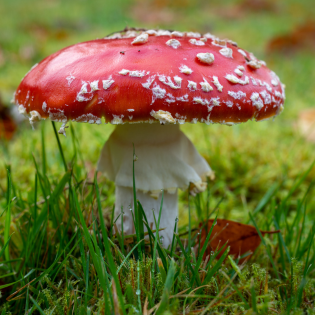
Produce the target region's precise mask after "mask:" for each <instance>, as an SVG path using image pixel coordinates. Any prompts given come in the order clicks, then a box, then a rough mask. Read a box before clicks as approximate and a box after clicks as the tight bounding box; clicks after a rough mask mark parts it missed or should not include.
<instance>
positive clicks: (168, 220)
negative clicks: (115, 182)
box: [115, 186, 178, 248]
mask: <svg viewBox="0 0 315 315" xmlns="http://www.w3.org/2000/svg"><path fill="white" fill-rule="evenodd" d="M161 198H162V196H161V194H160V195H159V198H157V199H154V198H152V197H150V195H149V194H148V193H144V192H142V191H137V199H138V200H139V201H140V203H141V205H142V207H143V210H144V212H145V215H146V217H147V219H148V223H149V225H151V224H152V223H153V227H152V229H153V230H155V228H156V226H155V223H154V218H153V210H152V209H154V215H155V217H156V220H158V217H159V209H160V205H161ZM177 200H178V198H177V190H176V193H173V194H170V193H168V192H165V193H164V198H163V207H162V213H161V220H160V229H161V228H165V230H163V231H160V232H159V235H160V239H161V242H162V243H163V244H162V245H163V246H164V247H165V248H167V247H168V246H169V245H170V244H171V243H172V239H173V232H174V225H175V220H176V217H177V215H178V201H177ZM130 209H132V212H133V213H134V202H133V188H130V187H122V186H116V204H115V219H116V218H117V217H118V216H119V215H120V214H121V211H123V229H124V234H135V227H134V224H133V219H132V213H131V210H130ZM116 224H117V227H118V229H119V231H121V218H119V219H118V220H117V222H116ZM146 230H147V229H146V228H145V231H146Z"/></svg>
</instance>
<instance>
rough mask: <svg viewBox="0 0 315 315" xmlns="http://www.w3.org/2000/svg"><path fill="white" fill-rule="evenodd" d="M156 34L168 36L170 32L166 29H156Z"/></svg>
mask: <svg viewBox="0 0 315 315" xmlns="http://www.w3.org/2000/svg"><path fill="white" fill-rule="evenodd" d="M157 35H158V36H170V35H171V32H170V31H166V30H158V31H157Z"/></svg>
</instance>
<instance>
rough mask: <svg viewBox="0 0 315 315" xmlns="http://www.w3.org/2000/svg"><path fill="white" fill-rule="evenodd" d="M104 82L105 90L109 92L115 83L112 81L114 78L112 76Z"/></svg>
mask: <svg viewBox="0 0 315 315" xmlns="http://www.w3.org/2000/svg"><path fill="white" fill-rule="evenodd" d="M102 82H103V89H104V90H108V89H109V88H110V87H111V85H112V84H113V83H114V82H115V81H114V80H113V79H112V76H111V75H110V76H109V78H108V79H107V80H103V81H102Z"/></svg>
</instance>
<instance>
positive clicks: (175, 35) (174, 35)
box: [171, 31, 184, 37]
mask: <svg viewBox="0 0 315 315" xmlns="http://www.w3.org/2000/svg"><path fill="white" fill-rule="evenodd" d="M171 36H172V37H183V36H184V33H182V32H178V31H174V32H172V33H171Z"/></svg>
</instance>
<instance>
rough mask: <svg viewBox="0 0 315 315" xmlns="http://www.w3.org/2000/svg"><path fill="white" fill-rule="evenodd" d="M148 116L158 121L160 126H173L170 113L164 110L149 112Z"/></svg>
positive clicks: (173, 121) (174, 121)
mask: <svg viewBox="0 0 315 315" xmlns="http://www.w3.org/2000/svg"><path fill="white" fill-rule="evenodd" d="M150 115H151V116H152V117H154V118H155V119H158V120H159V121H160V123H161V124H174V123H176V120H175V119H174V118H173V116H172V114H171V113H170V112H167V111H164V110H158V111H154V110H151V112H150Z"/></svg>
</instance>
